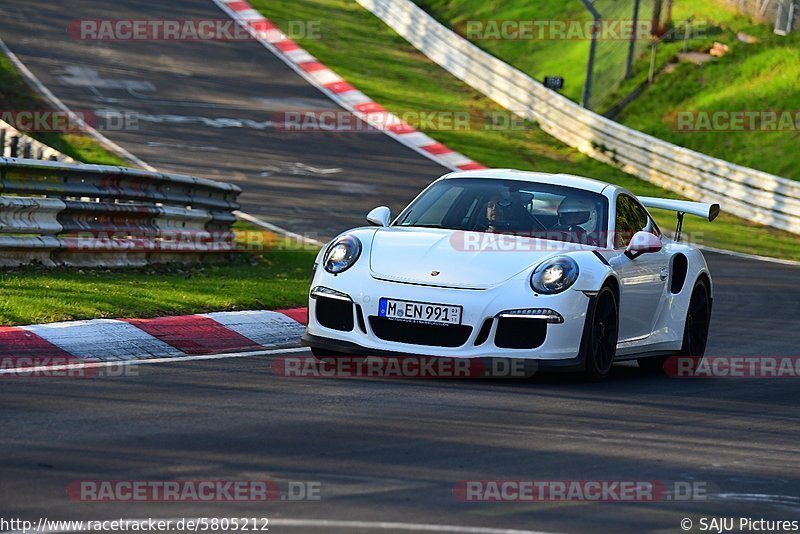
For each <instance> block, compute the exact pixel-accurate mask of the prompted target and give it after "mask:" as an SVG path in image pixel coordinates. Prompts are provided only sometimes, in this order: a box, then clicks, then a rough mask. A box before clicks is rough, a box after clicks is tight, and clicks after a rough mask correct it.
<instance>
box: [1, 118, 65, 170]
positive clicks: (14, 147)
mask: <svg viewBox="0 0 800 534" xmlns="http://www.w3.org/2000/svg"><path fill="white" fill-rule="evenodd" d="M0 157H9V158H25V159H45V160H50V161H70V162H72V161H75V160H73V159H72V158H70V157H69V156H66V155H64V154H62V153H61V152H59V151H58V150H56V149H54V148H52V147H50V146H47V145H46V144H44V143H42V142H41V141H37V140H36V139H34V138H32V137H29V136H27V135H25V134H24V133H22V132H20V131H19V130H17V129H15V128H13V127H12V126H10V125H9V124H7V123H5V122H3V121H0Z"/></svg>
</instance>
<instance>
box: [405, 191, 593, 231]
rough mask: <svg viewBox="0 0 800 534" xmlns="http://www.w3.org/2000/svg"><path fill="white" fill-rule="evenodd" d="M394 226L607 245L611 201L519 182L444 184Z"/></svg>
mask: <svg viewBox="0 0 800 534" xmlns="http://www.w3.org/2000/svg"><path fill="white" fill-rule="evenodd" d="M395 226H400V227H423V228H444V229H448V230H462V231H467V232H488V233H502V234H515V235H523V236H529V237H538V238H542V239H550V240H556V241H566V242H570V243H581V244H586V245H593V246H604V245H605V239H604V236H605V235H606V230H607V227H608V200H607V199H606V197H604V196H603V195H601V194H599V193H592V192H589V191H584V190H582V189H575V188H572V187H563V186H559V185H549V184H540V183H535V182H524V181H516V180H495V179H488V178H486V179H481V178H478V179H476V178H453V179H449V180H440V181H439V182H436V183H435V184H433V185H432V186H431V187H430V188H428V189H427V190H426V191H425V192H424V193H423V194H422V195H421V196H420V197H419V198H418V199H417V200H415V201H414V202H412V203H411V205H410V206H408V207H407V208H406V209H405V210H404V211H403V212H402V213H401V214H400V216H399V217H398V218H397V221H396V222H395Z"/></svg>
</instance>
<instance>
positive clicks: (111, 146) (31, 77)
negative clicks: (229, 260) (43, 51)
mask: <svg viewBox="0 0 800 534" xmlns="http://www.w3.org/2000/svg"><path fill="white" fill-rule="evenodd" d="M0 50H2V51H3V52H4V53H5V55H6V56H8V59H9V60H10V61H11V63H13V64H14V66H15V67H16V68H17V69H18V70H19V71H20V73H22V76H23V77H24V78H25V79H26V80H27V81H28V83H29V84H31V85H32V86H33V87H34V88H35V89H36V90H37V91H38V92H39V93H40V94H41V95H42V96H43V97H45V98H46V99H48V100H49V101H50V102H51V103H52V104H53V105H54V106H56V107H57V108H58V109H60V110H61V111H63V112H64V113H67V114H69V115H70V117H72V119H73V120H74V121H75V122H76V123H77V124H79V125H80V126H81V128H83V129H85V130H86V132H87V133H88V134H89V135H91V136H92V137H94V138H95V139H96V140H97V141H98V142H99V143H100V144H101V145H103V146H104V147H106V148H107V149H108V150H110V151H111V152H114V153H115V154H117V155H118V156H120V157H121V158H123V159H126V160H128V161H130V162H131V163H133V164H134V165H138V166H139V167H141V168H142V169H145V170H148V171H153V172H158V169H156V168H155V167H153V166H152V165H150V164H149V163H147V162H146V161H144V160H143V159H141V158H139V157H138V156H135V155H134V154H132V153H131V152H129V151H128V150H126V149H124V148H122V147H121V146H119V145H118V144H117V143H115V142H114V141H112V140H111V139H109V138H108V137H106V136H105V135H103V134H102V133H100V132H99V131H97V130H96V129H94V128H92V127H91V126H89V125H88V124H86V122H85V121H84V120H83V119H81V118H80V117H79V116H78V115H77V114H76V113H75V112H73V111H72V110H71V109H69V107H68V106H67V105H66V104H65V103H64V102H62V101H61V99H59V98H58V97H57V96H56V95H55V94H53V92H52V91H50V89H48V88H47V86H46V85H45V84H43V83H42V81H41V80H40V79H39V78H38V77H37V76H36V75H35V74H34V73H33V72H31V70H30V69H29V68H28V67H26V66H25V64H24V63H23V62H22V61H21V60H20V59H19V58H18V57H17V56H16V54H14V52H12V51H11V49H10V48H8V46H7V45H6V43H5V42H3V40H2V39H0ZM236 215H237V216H238V217H240V218H242V219H245V220H247V221H250V222H251V223H253V224H256V225H258V226H261V227H262V228H265V229H268V230H271V231H273V232H276V233H279V234H281V235H284V236H286V237H291V238H293V239H297V238H302V239H304V240H305V242H306V243H307V244H310V245H318V246H322V244H323V243H320V242H319V241H317V240H315V239H311V238H307V237H303V236H300V235H298V234H295V233H294V232H290V231H288V230H284V229H283V228H281V227H280V226H275V225H274V224H270V223H268V222H265V221H262V220H261V219H259V218H257V217H254V216H252V215H248V214H246V213H243V212H236Z"/></svg>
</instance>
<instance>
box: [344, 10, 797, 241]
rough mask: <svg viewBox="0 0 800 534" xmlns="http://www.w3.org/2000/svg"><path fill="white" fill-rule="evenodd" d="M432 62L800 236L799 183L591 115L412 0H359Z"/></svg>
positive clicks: (658, 178) (649, 176)
mask: <svg viewBox="0 0 800 534" xmlns="http://www.w3.org/2000/svg"><path fill="white" fill-rule="evenodd" d="M357 1H358V3H359V4H361V5H362V6H364V7H365V8H366V9H368V10H370V11H371V12H372V13H374V14H375V15H376V16H378V17H379V18H380V19H382V20H383V21H384V22H386V24H388V25H389V26H390V27H391V28H393V29H394V30H395V31H396V32H397V33H398V34H400V35H401V36H402V37H404V38H405V39H406V40H408V41H409V42H410V43H411V44H412V45H414V46H415V47H416V48H417V49H419V50H420V51H421V52H422V53H423V54H425V55H426V56H428V57H429V58H430V59H431V60H432V61H434V62H435V63H437V64H439V65H440V66H441V67H443V68H444V69H446V70H447V71H449V72H450V73H451V74H453V75H454V76H456V77H457V78H459V79H461V80H463V81H464V82H465V83H467V84H469V85H470V86H472V87H473V88H475V89H476V90H478V91H480V92H482V93H484V94H485V95H487V96H489V97H490V98H492V99H493V100H494V101H496V102H497V103H498V104H500V105H501V106H503V107H505V108H506V109H509V110H511V111H512V112H514V113H515V114H517V115H519V116H521V117H524V118H526V119H528V120H531V121H534V122H536V123H538V124H539V126H540V127H541V128H542V129H543V130H544V131H546V132H547V133H549V134H550V135H552V136H553V137H555V138H557V139H559V140H560V141H562V142H564V143H566V144H567V145H569V146H572V147H574V148H576V149H578V150H580V151H581V152H583V153H585V154H587V155H589V156H590V157H593V158H595V159H598V160H600V161H604V162H606V163H609V164H612V165H616V166H618V167H619V168H620V169H622V170H624V171H625V172H628V173H630V174H633V175H635V176H637V177H639V178H642V179H644V180H646V181H648V182H651V183H653V184H656V185H659V186H661V187H664V188H665V189H669V190H671V191H674V192H677V193H679V194H681V195H683V196H685V197H687V198H690V199H692V200H697V201H704V202H716V203H721V204H722V207H723V210H725V211H727V212H729V213H732V214H735V215H738V216H739V217H742V218H745V219H747V220H749V221H752V222H756V223H761V224H766V225H769V226H772V227H775V228H780V229H782V230H787V231H790V232H794V233H798V234H800V182H796V181H794V180H788V179H786V178H781V177H778V176H774V175H772V174H769V173H766V172H762V171H758V170H755V169H750V168H747V167H742V166H740V165H735V164H733V163H730V162H727V161H724V160H721V159H717V158H713V157H711V156H708V155H705V154H701V153H699V152H695V151H693V150H689V149H686V148H683V147H679V146H676V145H673V144H670V143H667V142H666V141H663V140H661V139H657V138H655V137H652V136H649V135H647V134H644V133H642V132H638V131H636V130H632V129H630V128H627V127H625V126H623V125H621V124H619V123H616V122H614V121H612V120H610V119H608V118H606V117H602V116H600V115H597V114H596V113H592V112H591V111H589V110H586V109H584V108H582V107H581V106H579V105H578V104H576V103H575V102H572V101H571V100H569V99H567V98H565V97H563V96H562V95H560V94H558V93H556V92H554V91H551V90H549V89H546V88H545V87H544V86H543V85H542V84H540V83H538V82H537V81H535V80H533V79H532V78H530V77H529V76H528V75H526V74H524V73H523V72H520V71H519V70H517V69H515V68H513V67H511V66H510V65H508V64H506V63H504V62H503V61H501V60H499V59H497V58H495V57H493V56H491V55H489V54H487V53H486V52H484V51H482V50H480V49H479V48H478V47H476V46H475V45H473V44H472V43H470V42H468V41H466V40H465V39H463V38H462V37H460V36H459V35H457V34H455V33H453V32H452V31H450V30H449V29H448V28H445V27H444V26H442V25H441V24H439V23H438V22H437V21H436V20H434V19H433V18H432V17H431V16H430V15H428V14H427V13H425V12H424V11H423V10H422V9H420V8H419V7H417V6H416V5H415V4H414V3H413V2H411V1H409V0H357Z"/></svg>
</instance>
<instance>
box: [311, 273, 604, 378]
mask: <svg viewBox="0 0 800 534" xmlns="http://www.w3.org/2000/svg"><path fill="white" fill-rule="evenodd" d="M320 286H321V287H324V288H328V289H332V290H334V291H335V292H337V293H338V295H336V300H338V301H339V302H338V304H337V305H338V306H339V307H338V308H337V309H338V310H341V313H340V318H341V319H343V320H342V321H339V322H338V323H336V324H335V325H334V326H335V328H330V327H329V326H330V324H331V323H330V321H329V320H326V319H324V318H323V321H322V322H321V321H320V317H319V316H318V311H324V310H325V309H326V307H327V308H330V306H328V305H329V304H330V301H328V300H324V301H323V299H328V298H329V297H324V296H317V297H312V298H309V306H308V309H309V321H308V328H307V330H306V334H305V335H304V336H303V339H302V341H303V343H304V344H305V345H307V346H311V347H313V348H315V349H320V350H328V351H335V352H340V353H348V354H358V355H390V356H408V355H419V356H439V357H447V358H515V359H529V360H537V361H538V362H540V367H542V368H546V367H553V368H563V369H572V368H575V369H576V370H577V369H579V368H581V367H582V358H581V355H580V347H581V340H582V337H583V333H584V329H585V324H586V315H587V310H588V309H589V305H590V302H591V298H590V297H589V296H587V295H586V294H584V293H583V292H582V291H578V290H574V289H570V290H567V291H565V292H564V293H561V294H558V295H536V294H535V293H534V292H533V291H532V290H531V288H530V286H529V284H528V279H527V277H519V278H514V279H511V280H508V281H506V282H505V283H503V284H501V285H500V286H497V287H494V288H490V289H486V290H471V289H452V288H441V287H430V286H420V285H412V284H405V283H398V282H390V281H383V280H377V279H375V278H372V277H371V276H370V277H365V276H337V277H334V276H332V275H330V274H328V273H325V272H319V271H318V272H317V273H316V275H315V276H314V280H313V282H312V288H317V287H320ZM382 298H391V299H398V300H404V301H412V302H425V303H436V304H445V305H457V306H461V307H462V310H463V311H462V326H461V333H462V334H463V336H462V337H461V338H459V340H458V342H457V346H439V344H438V341H437V340H436V339H428V338H430V337H431V336H425V337H426V341H425V342H423V343H420V342H416V343H414V342H407V341H405V340H403V339H402V328H404V327H405V326H403V325H408V327H409V328H415V327H414V326H413V325H414V324H415V323H402V322H399V321H392V323H391V325H390V326H391V327H392V329H391V330H392V335H391V336H387V334H386V329H385V328H381V326H386V320H385V319H383V320H381V319H380V318H379V317H378V308H379V304H380V300H381V299H382ZM321 301H322V305H321V306H320V302H321ZM520 309H549V310H553V311H555V312H557V313H558V314H559V315H560V316H561V317H563V323H558V324H557V323H548V324H546V331H545V333H544V335H543V337H542V339H541V343H539V344H537V346H535V347H533V348H507V345H508V343H499V344H498V332H499V331H500V329H501V326H502V327H503V328H507V324H508V323H501V321H502V320H503V319H502V318H501V314H503V312H507V311H509V310H520ZM325 313H328V314H329V313H330V312H329V311H328V312H325ZM348 314H350V315H352V317H349V316H347V315H348ZM525 320H526V321H528V320H530V321H541V319H525ZM323 322H324V323H326V324H327V325H328V326H325V325H323V324H322V323H323ZM397 323H401V324H400V325H398V324H397ZM488 324H490V326H488ZM517 324H519V321H518V322H517ZM526 324H527V323H526ZM530 324H531V327H534V324H533V323H530ZM487 326H488V330H487ZM541 326H542V325H541V324H538V325H536V328H541ZM444 328H451V327H444ZM376 330H377V331H376ZM396 331H399V332H400V334H397V333H396ZM504 332H506V333H507V332H508V331H507V330H504ZM387 337H392V339H387ZM410 337H416V339H420V337H419V336H410ZM507 337H508V336H506V338H507ZM434 338H435V335H434ZM462 341H463V342H462ZM450 344H452V343H450Z"/></svg>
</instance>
